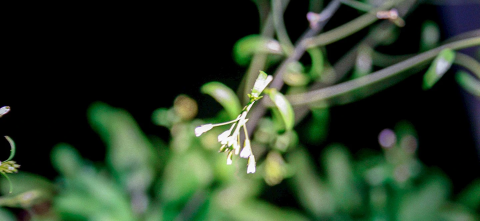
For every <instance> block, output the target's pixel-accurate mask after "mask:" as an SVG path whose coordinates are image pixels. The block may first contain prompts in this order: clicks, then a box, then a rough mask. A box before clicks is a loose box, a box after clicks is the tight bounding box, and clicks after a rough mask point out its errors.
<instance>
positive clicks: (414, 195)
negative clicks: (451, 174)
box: [397, 174, 450, 221]
mask: <svg viewBox="0 0 480 221" xmlns="http://www.w3.org/2000/svg"><path fill="white" fill-rule="evenodd" d="M449 193H450V182H449V180H448V178H447V177H445V175H443V174H435V175H431V176H429V177H427V178H426V179H425V181H424V182H423V183H422V184H421V185H420V188H419V189H418V190H415V191H410V192H408V193H407V194H406V196H405V197H403V198H402V201H401V203H400V207H399V211H398V217H397V220H402V221H417V220H438V215H439V212H440V211H441V210H440V209H441V207H442V206H443V205H444V203H445V202H446V199H447V197H448V195H449Z"/></svg>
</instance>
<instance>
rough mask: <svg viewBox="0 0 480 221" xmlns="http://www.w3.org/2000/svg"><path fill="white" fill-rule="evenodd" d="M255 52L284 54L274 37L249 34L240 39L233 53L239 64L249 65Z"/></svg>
mask: <svg viewBox="0 0 480 221" xmlns="http://www.w3.org/2000/svg"><path fill="white" fill-rule="evenodd" d="M255 53H267V54H278V55H281V54H283V50H282V46H281V45H280V43H279V42H278V41H276V40H274V39H269V38H266V37H262V36H260V35H248V36H245V37H243V38H242V39H240V40H238V41H237V42H236V43H235V45H234V46H233V55H234V59H235V61H236V62H237V63H238V64H239V65H242V66H244V65H247V64H248V62H249V61H250V58H251V57H252V55H253V54H255Z"/></svg>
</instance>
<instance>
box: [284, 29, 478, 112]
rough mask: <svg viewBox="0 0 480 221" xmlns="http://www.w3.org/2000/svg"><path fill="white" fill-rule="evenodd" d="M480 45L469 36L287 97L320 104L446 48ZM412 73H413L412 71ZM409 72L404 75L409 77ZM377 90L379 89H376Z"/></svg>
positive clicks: (299, 102) (379, 80)
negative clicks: (365, 72)
mask: <svg viewBox="0 0 480 221" xmlns="http://www.w3.org/2000/svg"><path fill="white" fill-rule="evenodd" d="M477 45H480V37H474V38H468V39H464V40H460V41H456V42H452V43H449V44H445V45H443V46H440V47H437V48H435V49H432V50H429V51H427V52H424V53H422V54H419V55H417V56H414V57H412V58H409V59H407V60H405V61H402V62H400V63H397V64H395V65H392V66H390V67H388V68H384V69H382V70H379V71H377V72H374V73H372V74H369V75H366V76H364V77H360V78H357V79H354V80H351V81H347V82H344V83H340V84H337V85H333V86H330V87H327V88H322V89H319V90H313V91H309V92H306V93H302V94H295V95H287V99H288V100H289V101H290V103H291V104H292V105H297V106H298V105H307V104H318V103H319V102H326V101H328V100H329V99H332V98H335V97H338V96H340V95H344V94H347V93H349V92H352V91H354V90H357V89H360V88H362V87H364V86H367V85H371V84H374V83H387V82H386V81H387V80H388V79H390V78H392V77H396V76H397V75H398V74H400V73H403V71H406V70H408V69H410V68H413V67H415V66H418V65H421V64H424V63H426V62H428V61H430V60H431V59H433V58H435V56H436V55H437V54H438V53H439V52H440V51H441V50H443V49H445V48H451V49H453V50H458V49H463V48H468V47H472V46H477ZM410 74H411V73H410ZM407 76H408V73H407V74H405V75H404V76H402V77H407ZM385 86H386V84H383V85H381V88H380V90H381V89H384V88H385ZM375 92H377V91H375Z"/></svg>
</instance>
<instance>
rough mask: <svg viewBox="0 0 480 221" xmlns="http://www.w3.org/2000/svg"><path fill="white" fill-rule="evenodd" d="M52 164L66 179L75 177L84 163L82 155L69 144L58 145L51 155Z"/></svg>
mask: <svg viewBox="0 0 480 221" xmlns="http://www.w3.org/2000/svg"><path fill="white" fill-rule="evenodd" d="M51 158H52V164H53V166H54V167H55V169H56V170H57V171H58V172H60V173H61V174H62V175H63V176H65V177H73V176H75V175H76V174H77V173H78V172H79V171H80V169H81V167H82V165H83V162H82V159H81V157H80V153H78V151H77V150H76V149H74V148H73V147H72V146H70V145H69V144H65V143H61V144H57V145H56V146H55V147H54V148H53V150H52V153H51Z"/></svg>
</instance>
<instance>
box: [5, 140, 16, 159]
mask: <svg viewBox="0 0 480 221" xmlns="http://www.w3.org/2000/svg"><path fill="white" fill-rule="evenodd" d="M5 139H7V141H8V143H9V144H10V156H9V157H8V159H7V160H5V161H9V160H11V159H13V157H14V156H15V150H16V148H15V142H14V141H13V140H12V138H10V137H9V136H5Z"/></svg>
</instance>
